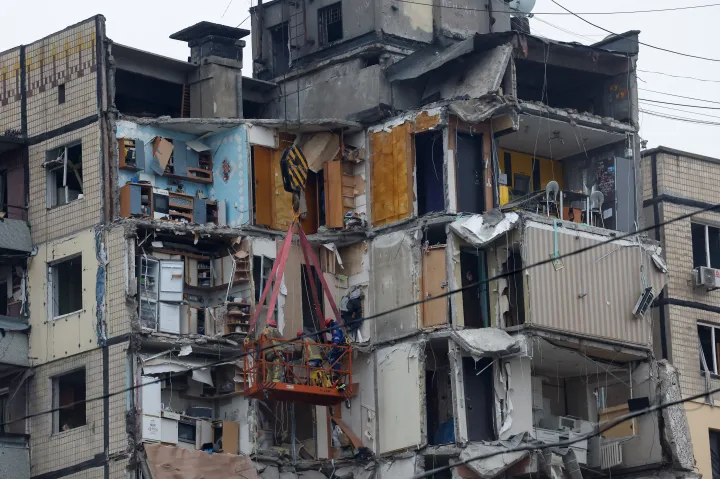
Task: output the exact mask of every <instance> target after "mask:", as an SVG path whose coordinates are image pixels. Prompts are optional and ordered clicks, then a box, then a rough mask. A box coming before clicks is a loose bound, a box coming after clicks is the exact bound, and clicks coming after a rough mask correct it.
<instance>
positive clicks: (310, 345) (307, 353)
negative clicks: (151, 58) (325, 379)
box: [297, 331, 323, 368]
mask: <svg viewBox="0 0 720 479" xmlns="http://www.w3.org/2000/svg"><path fill="white" fill-rule="evenodd" d="M304 334H305V333H303V332H302V331H298V333H297V337H298V339H299V341H302V343H301V345H300V347H301V348H302V359H303V364H307V365H308V366H309V367H310V368H319V367H320V366H322V360H323V358H322V353H321V352H320V346H319V345H318V343H316V342H315V341H313V340H312V338H311V337H309V336H306V337H302V336H303V335H304Z"/></svg>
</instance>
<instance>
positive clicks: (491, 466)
mask: <svg viewBox="0 0 720 479" xmlns="http://www.w3.org/2000/svg"><path fill="white" fill-rule="evenodd" d="M505 450H507V449H506V448H505V447H504V446H491V445H488V444H478V443H470V444H468V446H467V447H466V448H465V449H464V450H463V451H462V452H461V453H460V460H461V461H466V460H468V459H470V458H471V457H475V456H480V455H484V454H490V453H494V452H496V453H499V454H498V455H496V456H492V457H488V458H487V459H479V460H475V461H470V462H469V463H467V467H468V468H469V469H470V470H471V471H473V472H474V473H476V474H478V475H479V476H480V477H482V478H484V479H492V478H494V477H496V476H498V475H500V474H502V473H503V472H505V471H507V470H508V469H509V468H510V467H512V466H514V465H515V464H517V463H518V462H520V461H522V460H523V459H525V458H526V457H528V456H529V455H530V452H529V451H519V452H502V451H505Z"/></svg>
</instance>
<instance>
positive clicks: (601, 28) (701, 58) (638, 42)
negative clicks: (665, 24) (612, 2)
mask: <svg viewBox="0 0 720 479" xmlns="http://www.w3.org/2000/svg"><path fill="white" fill-rule="evenodd" d="M550 1H551V2H553V3H554V4H555V5H557V6H558V7H560V8H562V9H563V10H565V11H567V12H568V13H571V14H572V15H574V16H576V17H577V18H579V19H580V20H582V21H583V22H585V23H587V24H588V25H592V26H593V27H595V28H598V29H600V30H603V31H605V32H607V33H609V34H611V35H615V36H620V35H618V34H617V33H615V32H613V31H610V30H608V29H607V28H604V27H601V26H600V25H597V24H596V23H593V22H591V21H590V20H587V19H585V18H583V17H581V16H580V15H579V14H577V13H573V12H572V11H570V10H568V9H567V8H565V7H563V6H562V5H560V4H559V3H558V2H557V1H555V0H550ZM627 40H630V39H629V38H627ZM635 42H637V44H638V45H643V46H646V47H648V48H653V49H655V50H660V51H662V52H666V53H672V54H674V55H680V56H683V57H688V58H695V59H697V60H706V61H709V62H720V59H719V58H708V57H701V56H699V55H692V54H690V53H683V52H678V51H675V50H670V49H668V48H663V47H658V46H655V45H651V44H649V43H644V42H641V41H640V40H635Z"/></svg>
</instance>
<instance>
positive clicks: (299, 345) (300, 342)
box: [243, 218, 358, 406]
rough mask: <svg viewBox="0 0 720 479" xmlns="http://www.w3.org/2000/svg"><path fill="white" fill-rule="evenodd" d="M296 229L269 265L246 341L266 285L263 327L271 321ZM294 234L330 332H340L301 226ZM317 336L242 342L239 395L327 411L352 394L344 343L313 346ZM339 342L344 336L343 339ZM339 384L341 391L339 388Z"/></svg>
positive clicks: (317, 306)
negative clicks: (330, 318) (328, 316)
mask: <svg viewBox="0 0 720 479" xmlns="http://www.w3.org/2000/svg"><path fill="white" fill-rule="evenodd" d="M296 226H299V225H298V223H297V218H296V219H295V220H294V221H293V223H292V224H291V225H290V228H289V229H288V232H287V235H286V236H285V240H284V241H283V245H282V247H281V249H280V253H279V254H278V257H277V261H275V264H274V265H273V268H272V271H271V272H270V277H269V278H268V280H267V283H266V284H265V288H264V290H263V292H262V296H261V297H260V301H259V302H258V305H257V307H256V308H255V314H254V315H253V318H252V321H251V322H250V330H249V332H248V338H251V337H252V335H253V331H254V329H255V325H256V323H257V319H258V316H259V313H260V309H261V308H260V307H259V306H260V305H262V304H264V303H265V300H266V298H267V296H268V293H269V292H270V287H271V285H272V295H271V297H270V303H269V304H268V306H267V316H266V324H268V323H269V322H270V320H271V319H272V315H273V313H274V311H275V303H276V302H277V298H278V293H279V291H280V284H281V282H282V277H283V272H284V270H285V263H286V262H287V258H288V255H289V252H290V245H291V244H292V237H293V232H294V230H295V229H296ZM297 233H298V236H299V237H300V246H301V249H302V252H303V255H304V257H305V264H306V265H309V266H310V267H311V268H313V269H314V270H315V272H316V274H317V277H318V278H319V279H320V282H321V284H322V287H323V292H324V293H325V296H326V297H327V300H328V303H329V304H330V308H331V309H332V313H333V314H334V316H335V321H336V322H337V324H336V326H335V327H338V328H342V329H344V325H343V323H342V317H341V316H340V311H339V310H338V308H337V305H336V304H335V300H334V299H333V297H332V295H331V294H330V290H329V289H328V286H327V282H326V281H325V276H324V275H323V272H322V270H321V269H320V265H319V262H318V260H317V257H316V256H315V253H314V252H313V251H312V248H311V247H310V242H309V241H308V239H307V237H306V236H305V233H304V232H303V229H302V227H298V228H297ZM309 283H310V294H311V297H312V302H313V306H314V310H315V313H316V315H317V317H318V318H322V317H323V314H322V309H321V308H320V298H321V296H318V291H317V288H316V287H315V282H314V281H310V282H309ZM320 334H321V333H314V334H312V335H304V337H301V338H298V339H295V340H287V339H283V338H277V337H268V336H266V335H265V334H261V335H260V336H259V337H257V338H256V339H254V340H252V339H248V340H246V343H245V353H246V354H245V357H244V368H243V369H244V373H245V382H244V392H245V396H246V397H251V398H255V399H272V400H274V401H285V402H299V403H306V404H315V405H318V406H331V405H334V404H339V403H341V402H343V401H345V400H347V399H349V398H351V397H353V396H354V395H355V394H357V390H358V385H357V384H353V382H352V348H351V346H350V344H349V343H346V344H334V343H331V344H328V343H324V342H319V341H318V339H319V337H320ZM345 337H347V336H346V335H345ZM311 348H312V349H313V351H314V353H315V356H316V357H317V356H319V357H321V358H322V360H319V361H320V364H319V365H318V364H317V361H315V362H314V364H311V362H310V361H309V358H310V354H309V353H310V349H311ZM339 385H342V386H344V387H339Z"/></svg>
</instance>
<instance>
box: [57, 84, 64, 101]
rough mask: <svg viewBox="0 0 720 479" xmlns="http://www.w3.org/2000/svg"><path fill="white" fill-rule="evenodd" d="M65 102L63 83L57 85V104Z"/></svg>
mask: <svg viewBox="0 0 720 479" xmlns="http://www.w3.org/2000/svg"><path fill="white" fill-rule="evenodd" d="M63 103H65V84H64V83H63V84H62V85H58V105H62V104H63Z"/></svg>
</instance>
